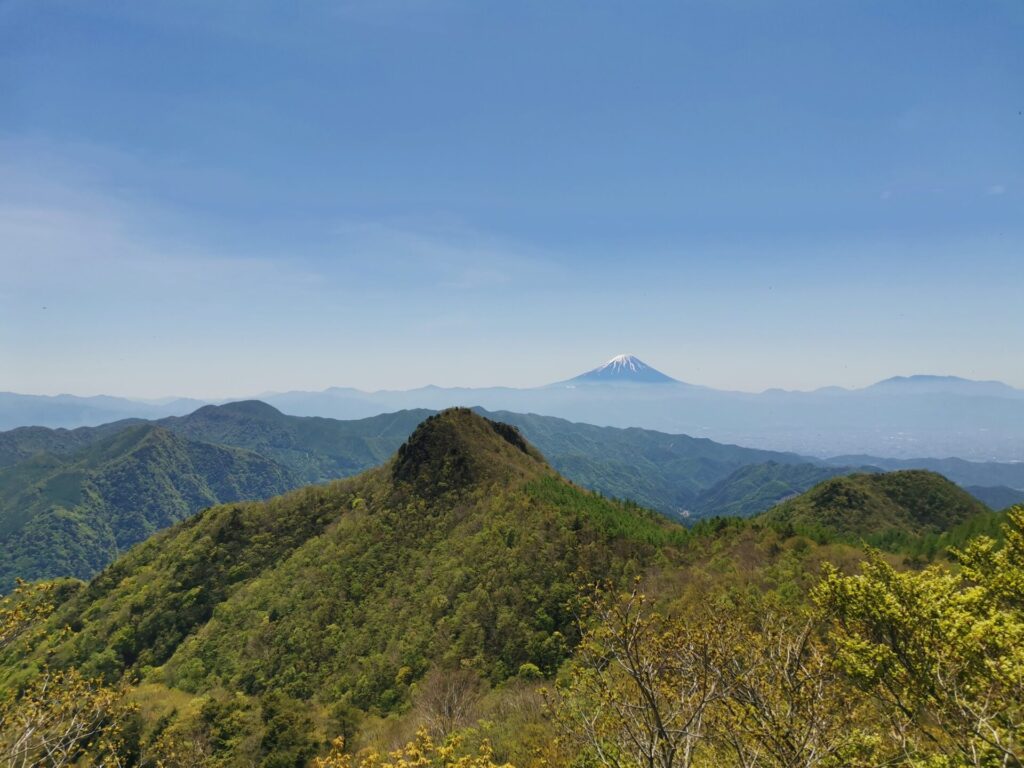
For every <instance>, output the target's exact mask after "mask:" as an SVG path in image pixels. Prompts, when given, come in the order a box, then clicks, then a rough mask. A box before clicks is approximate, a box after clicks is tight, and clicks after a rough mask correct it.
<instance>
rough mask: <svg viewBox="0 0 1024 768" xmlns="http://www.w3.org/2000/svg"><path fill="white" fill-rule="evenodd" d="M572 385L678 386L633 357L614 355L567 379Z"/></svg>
mask: <svg viewBox="0 0 1024 768" xmlns="http://www.w3.org/2000/svg"><path fill="white" fill-rule="evenodd" d="M568 383H573V384H611V383H634V384H678V383H680V382H678V381H677V380H676V379H673V378H672V377H671V376H666V375H665V374H664V373H662V372H661V371H659V370H657V369H655V368H651V366H649V365H648V364H647V363H645V362H644V361H643V360H641V359H640V358H638V357H634V356H633V355H616V356H615V357H613V358H612V359H611V360H609V361H608V362H607V363H605V364H604V365H601V366H598V367H597V368H595V369H594V370H592V371H587V372H586V373H583V374H580V375H579V376H576V377H575V378H572V379H569V382H568Z"/></svg>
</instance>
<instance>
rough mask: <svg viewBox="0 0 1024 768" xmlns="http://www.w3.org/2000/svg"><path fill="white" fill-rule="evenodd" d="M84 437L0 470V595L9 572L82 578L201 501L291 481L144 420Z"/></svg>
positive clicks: (258, 460) (271, 465) (260, 460)
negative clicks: (68, 450) (61, 450)
mask: <svg viewBox="0 0 1024 768" xmlns="http://www.w3.org/2000/svg"><path fill="white" fill-rule="evenodd" d="M91 437H92V438H99V439H93V440H91V441H90V442H89V444H88V445H87V446H86V447H85V448H84V449H82V450H80V451H78V452H77V453H73V454H71V455H70V456H57V455H54V454H50V453H39V454H36V455H34V456H32V457H31V458H29V459H26V460H23V461H21V462H20V463H18V464H15V465H12V466H7V467H4V468H3V469H0V591H5V590H7V589H9V588H10V587H11V586H12V585H13V582H14V579H15V577H21V578H29V579H38V578H46V577H54V576H78V577H82V578H88V577H90V576H92V575H93V574H94V573H96V572H97V571H98V570H100V569H101V568H103V567H104V566H105V565H106V564H107V563H109V562H110V561H111V560H112V559H113V558H114V557H116V556H117V555H118V554H119V553H120V552H123V551H125V550H127V549H128V548H129V547H130V546H132V545H133V544H135V543H136V542H138V541H141V540H142V539H144V538H146V537H147V536H149V535H151V534H152V533H154V532H155V531H157V530H160V529H161V528H165V527H167V526H169V525H171V524H173V523H175V522H177V521H179V520H182V519H184V518H186V517H188V516H189V515H191V514H193V513H195V512H197V511H198V510H200V509H202V508H203V507H206V506H209V505H211V504H215V503H218V502H220V501H234V500H238V499H246V498H266V497H268V496H271V495H274V494H276V493H280V492H282V491H284V490H286V489H288V488H291V487H294V486H295V484H296V480H295V479H294V478H293V477H292V476H291V474H290V472H289V470H288V469H286V468H284V467H282V466H280V465H279V464H277V463H275V462H274V461H272V460H270V459H267V458H265V457H263V456H260V455H258V454H256V453H253V452H251V451H245V450H242V449H239V448H232V447H228V446H220V445H211V444H208V443H201V442H198V441H194V440H187V439H185V438H183V437H180V436H178V435H175V434H174V433H172V432H169V431H168V430H166V429H163V428H161V427H158V426H156V425H153V424H150V423H141V424H134V425H129V426H127V427H125V428H123V429H120V430H118V431H115V432H113V434H110V435H107V436H101V435H99V434H96V433H93V435H92V436H91Z"/></svg>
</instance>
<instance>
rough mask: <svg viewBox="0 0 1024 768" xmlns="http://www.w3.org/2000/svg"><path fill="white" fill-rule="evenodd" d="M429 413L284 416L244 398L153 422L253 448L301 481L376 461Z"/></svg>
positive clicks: (332, 475) (331, 477)
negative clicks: (351, 418) (345, 417)
mask: <svg viewBox="0 0 1024 768" xmlns="http://www.w3.org/2000/svg"><path fill="white" fill-rule="evenodd" d="M432 413H434V411H427V410H423V409H419V410H410V411H399V412H397V413H386V414H381V415H380V416H371V417H370V418H366V419H358V420H355V421H339V420H337V419H324V418H320V417H316V416H286V415H285V414H283V413H281V412H280V411H279V410H277V409H276V408H274V407H273V406H270V405H267V404H266V403H262V402H260V401H258V400H247V401H243V402H237V403H228V404H226V405H220V406H214V405H208V406H204V407H203V408H200V409H199V410H197V411H195V412H194V413H191V414H189V415H188V416H180V417H171V418H167V419H162V420H161V421H160V422H159V423H160V425H161V426H162V427H164V428H165V429H168V430H170V431H172V432H174V433H175V434H179V435H182V436H184V437H187V438H189V439H192V440H201V441H203V442H207V443H216V444H220V445H231V446H235V447H237V448H245V449H247V450H250V451H255V452H256V453H259V454H260V455H262V456H266V457H268V458H270V459H273V460H274V461H276V462H278V463H280V464H282V465H284V466H286V467H288V468H289V469H290V470H291V471H292V473H293V474H294V475H295V477H296V478H297V479H298V480H299V481H300V482H301V483H319V482H324V481H326V480H335V479H337V478H339V477H348V476H350V475H354V474H357V473H359V472H362V471H363V470H364V469H369V468H370V467H375V466H377V465H379V464H382V463H383V462H384V461H386V460H387V458H388V457H389V456H391V454H393V453H394V452H395V451H396V450H397V449H398V446H399V445H401V444H402V442H403V441H405V440H406V439H407V438H408V437H409V435H410V434H412V431H413V430H414V429H415V428H416V426H417V425H418V424H419V423H420V422H421V421H423V420H424V419H425V418H426V417H427V416H429V415H431V414H432Z"/></svg>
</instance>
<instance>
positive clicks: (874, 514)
mask: <svg viewBox="0 0 1024 768" xmlns="http://www.w3.org/2000/svg"><path fill="white" fill-rule="evenodd" d="M988 512H990V510H989V509H988V507H986V506H985V505H984V504H982V503H981V502H980V501H978V500H977V499H975V498H974V497H973V496H971V495H970V494H969V493H968V492H967V491H965V490H963V489H962V488H960V487H959V486H957V485H955V484H953V483H951V482H950V481H949V480H947V479H946V478H944V477H942V475H938V474H936V473H934V472H928V471H925V470H901V471H898V472H888V473H880V474H855V475H849V476H844V477H835V478H832V479H830V480H826V481H825V482H823V483H820V484H818V485H816V486H815V487H814V488H812V489H811V490H809V491H807V492H806V493H804V494H801V495H800V496H797V497H796V498H794V499H790V500H788V501H784V502H783V503H781V504H779V505H777V506H775V507H773V508H772V509H770V510H769V511H768V512H766V513H764V515H763V516H762V519H763V520H764V521H766V522H768V523H769V524H771V525H774V526H777V527H789V528H792V529H795V530H797V531H805V532H811V533H814V532H821V533H823V534H826V535H829V536H837V537H840V538H848V539H866V540H868V541H870V542H885V541H894V540H898V539H900V538H901V537H919V536H924V535H928V534H938V533H941V532H943V531H949V530H951V529H953V528H955V527H957V526H959V525H962V524H964V523H965V522H967V521H969V520H970V519H971V518H974V517H976V516H979V515H985V514H987V513H988Z"/></svg>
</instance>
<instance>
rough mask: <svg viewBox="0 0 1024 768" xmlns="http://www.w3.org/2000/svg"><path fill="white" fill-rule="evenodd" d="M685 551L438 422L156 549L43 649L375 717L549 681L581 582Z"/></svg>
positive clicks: (517, 454)
mask: <svg viewBox="0 0 1024 768" xmlns="http://www.w3.org/2000/svg"><path fill="white" fill-rule="evenodd" d="M685 538H686V533H685V531H684V529H682V528H680V527H678V526H676V525H674V524H671V523H669V522H667V521H665V520H664V519H663V518H661V517H659V516H657V515H653V514H652V513H648V512H644V511H642V510H639V509H637V508H636V507H635V506H629V505H623V504H621V503H618V502H612V501H608V500H605V499H603V498H601V497H599V496H595V495H592V494H590V493H588V492H586V491H583V490H581V489H579V488H577V487H575V486H573V485H571V484H570V483H568V482H566V481H564V480H562V479H561V478H559V477H558V475H557V474H556V473H555V472H554V470H552V469H551V467H550V466H548V465H547V464H546V463H545V462H544V460H543V459H542V458H541V457H540V455H539V454H538V453H537V452H536V449H534V448H532V447H531V446H530V445H529V444H527V443H526V442H525V441H524V440H523V438H522V437H521V436H520V435H519V433H518V432H517V431H516V430H514V429H513V428H511V427H509V426H507V425H503V424H497V423H494V422H490V421H488V420H485V419H484V418H482V417H480V416H478V415H476V414H473V413H472V412H470V411H467V410H463V409H457V410H450V411H445V412H443V413H441V414H440V415H438V416H434V417H431V418H430V419H428V420H426V421H425V422H424V423H423V424H422V425H421V426H420V427H418V428H417V430H416V431H415V432H414V433H413V435H412V436H411V437H410V439H409V440H408V442H407V443H405V444H404V445H403V447H402V448H401V449H400V450H399V452H398V453H397V454H396V456H395V457H394V458H393V459H392V460H391V461H389V462H388V463H387V464H386V465H384V466H382V467H379V468H376V469H373V470H370V471H368V472H365V473H363V474H361V475H359V476H358V477H355V478H350V479H347V480H340V481H336V482H334V483H331V484H327V485H322V486H312V487H308V488H304V489H301V490H298V491H294V492H291V493H289V494H287V495H285V496H281V497H278V498H275V499H272V500H270V501H267V502H261V503H255V502H250V503H243V504H231V505H222V506H217V507H213V508H211V509H208V510H205V511H203V512H202V513H200V514H198V515H196V516H194V517H192V518H190V519H188V520H186V521H184V522H182V523H179V524H178V525H176V526H174V527H173V528H171V529H169V530H167V531H164V532H161V533H158V534H157V535H155V536H153V537H151V538H150V539H149V540H147V541H146V542H145V543H143V544H141V545H139V546H138V547H136V548H134V549H133V550H132V551H131V552H129V553H128V554H127V555H125V556H123V557H122V558H120V559H119V560H117V561H116V562H115V563H114V564H113V565H112V566H110V567H109V568H107V569H106V570H105V571H104V572H102V573H101V574H100V575H99V576H98V577H97V578H96V579H95V580H94V581H93V582H92V583H91V584H89V585H88V587H86V588H85V589H83V590H82V591H81V592H80V593H79V594H78V595H77V596H75V597H74V598H73V599H72V600H70V601H69V602H68V603H67V604H65V605H64V606H63V607H62V608H61V610H60V611H59V612H58V615H57V616H56V617H55V618H54V620H53V622H52V625H53V626H54V627H60V626H68V627H70V633H69V634H68V635H66V636H61V635H55V636H54V637H53V639H52V640H51V642H50V645H49V647H46V648H45V649H44V652H45V653H47V654H49V655H50V658H51V664H57V665H60V664H74V665H79V666H81V667H82V669H83V670H84V671H85V672H87V673H90V674H102V675H104V676H105V677H107V678H108V679H116V678H118V677H120V676H121V675H122V674H124V673H125V672H128V671H132V672H134V673H141V674H143V675H145V677H146V679H147V680H148V681H149V682H151V683H156V682H159V683H162V684H167V685H170V686H173V687H177V688H179V689H182V690H185V691H190V692H204V691H214V690H220V689H223V688H225V687H226V688H227V689H228V690H234V691H238V692H240V693H243V694H245V695H249V696H258V697H262V696H269V695H274V696H279V695H284V696H287V697H289V698H290V699H294V700H295V701H296V702H298V701H310V700H311V701H313V702H315V703H316V706H318V707H326V708H328V709H331V708H335V709H336V708H337V707H344V706H355V707H358V708H359V709H362V710H370V711H380V712H387V711H391V710H393V709H395V708H397V707H399V706H400V705H401V704H402V702H404V701H406V700H407V698H408V695H409V691H410V686H411V685H412V684H413V683H415V681H417V680H418V679H420V678H421V677H422V676H423V675H424V674H425V673H426V672H427V671H428V670H429V669H430V668H432V667H445V668H459V669H466V670H472V671H473V673H474V674H476V675H478V676H479V677H480V678H482V679H484V680H490V681H492V682H497V681H500V680H503V679H505V678H507V677H508V676H510V675H514V674H516V673H517V671H518V670H519V668H520V666H521V665H523V664H527V663H529V664H533V665H536V667H538V668H539V669H541V670H542V671H545V672H548V673H551V672H553V671H554V670H555V669H556V667H557V666H558V664H559V663H560V662H561V661H562V660H563V659H564V658H565V656H566V654H567V653H568V652H569V651H570V650H571V648H572V646H573V644H574V642H575V638H576V629H575V620H574V617H573V615H572V613H571V611H570V607H569V600H570V598H571V597H572V596H573V595H574V594H575V592H576V590H577V587H578V585H580V584H584V583H591V582H594V581H596V580H604V579H608V578H618V577H621V576H624V575H626V574H629V573H633V572H636V571H637V569H639V568H642V567H643V566H644V564H646V563H650V562H652V561H653V560H654V559H655V557H656V556H657V557H659V558H661V560H662V562H667V561H666V560H665V558H666V557H670V556H671V553H672V552H673V551H675V550H676V548H678V546H680V545H681V543H682V542H683V541H684V540H685ZM659 553H660V554H659ZM18 674H20V673H18ZM295 706H296V707H300V705H299V704H297V703H296V704H295ZM301 707H306V708H307V709H308V707H307V705H301ZM301 707H300V708H301Z"/></svg>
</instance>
